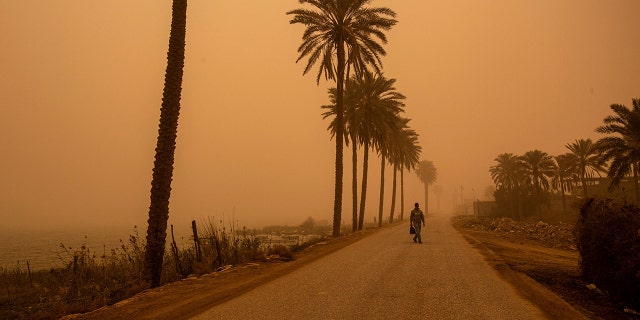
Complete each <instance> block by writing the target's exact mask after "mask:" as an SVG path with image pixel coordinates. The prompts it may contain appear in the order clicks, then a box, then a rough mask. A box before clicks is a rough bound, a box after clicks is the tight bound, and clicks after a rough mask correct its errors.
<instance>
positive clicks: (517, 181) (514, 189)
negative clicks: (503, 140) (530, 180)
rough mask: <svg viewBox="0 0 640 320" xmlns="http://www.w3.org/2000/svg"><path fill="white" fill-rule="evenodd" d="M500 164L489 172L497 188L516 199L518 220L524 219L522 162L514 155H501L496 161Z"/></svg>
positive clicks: (492, 167)
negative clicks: (521, 198)
mask: <svg viewBox="0 0 640 320" xmlns="http://www.w3.org/2000/svg"><path fill="white" fill-rule="evenodd" d="M494 160H495V161H496V162H497V163H498V164H496V165H493V166H491V168H489V172H490V173H491V178H492V179H493V182H494V183H495V184H496V186H497V187H500V188H502V189H504V190H506V191H507V192H508V193H509V194H511V195H512V197H513V198H512V199H515V204H516V206H517V212H518V219H522V201H521V200H520V196H521V195H520V193H521V187H522V185H523V184H524V182H523V180H524V174H523V170H522V160H521V159H520V157H518V156H515V155H513V154H512V153H501V154H499V155H498V157H497V158H495V159H494Z"/></svg>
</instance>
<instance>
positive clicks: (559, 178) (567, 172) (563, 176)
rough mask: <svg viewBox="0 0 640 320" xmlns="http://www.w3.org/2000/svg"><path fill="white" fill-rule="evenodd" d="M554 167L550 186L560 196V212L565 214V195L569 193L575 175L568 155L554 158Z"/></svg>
mask: <svg viewBox="0 0 640 320" xmlns="http://www.w3.org/2000/svg"><path fill="white" fill-rule="evenodd" d="M555 161H556V165H555V170H554V173H553V176H552V178H551V184H552V186H553V188H554V189H555V190H558V191H560V193H561V194H562V212H563V213H564V214H565V215H566V214H567V201H566V193H567V192H570V191H571V187H572V181H573V180H576V178H577V175H576V173H575V171H574V170H573V168H572V166H571V163H570V155H569V154H561V155H558V156H556V157H555Z"/></svg>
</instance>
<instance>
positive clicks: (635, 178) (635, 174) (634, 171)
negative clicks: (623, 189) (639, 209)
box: [633, 163, 640, 204]
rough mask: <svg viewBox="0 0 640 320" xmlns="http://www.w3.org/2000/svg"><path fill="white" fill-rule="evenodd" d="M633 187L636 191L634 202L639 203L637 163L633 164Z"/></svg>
mask: <svg viewBox="0 0 640 320" xmlns="http://www.w3.org/2000/svg"><path fill="white" fill-rule="evenodd" d="M633 187H634V188H635V191H636V203H637V204H640V188H639V187H638V164H637V163H634V164H633Z"/></svg>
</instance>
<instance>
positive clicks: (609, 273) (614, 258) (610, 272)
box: [574, 198, 640, 308]
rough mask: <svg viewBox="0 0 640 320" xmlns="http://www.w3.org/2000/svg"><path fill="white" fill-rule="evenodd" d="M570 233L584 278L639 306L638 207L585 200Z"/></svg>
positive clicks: (639, 230) (639, 217)
mask: <svg viewBox="0 0 640 320" xmlns="http://www.w3.org/2000/svg"><path fill="white" fill-rule="evenodd" d="M574 232H575V238H576V242H577V243H576V246H577V248H578V250H579V252H580V267H581V270H582V275H583V276H584V277H585V278H586V280H587V281H590V282H592V283H594V284H596V285H597V286H598V287H600V288H603V289H605V290H606V291H607V292H608V293H609V294H610V295H611V296H612V298H614V299H618V300H620V301H623V302H624V303H626V304H627V305H628V306H631V307H634V308H638V307H640V209H639V208H638V207H635V206H632V205H620V204H615V203H613V202H612V201H611V200H608V199H607V200H596V199H593V198H590V199H587V200H585V202H584V203H583V204H582V206H581V209H580V218H579V219H578V221H577V222H576V227H575V228H574Z"/></svg>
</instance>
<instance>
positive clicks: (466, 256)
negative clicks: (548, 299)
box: [193, 217, 545, 320]
mask: <svg viewBox="0 0 640 320" xmlns="http://www.w3.org/2000/svg"><path fill="white" fill-rule="evenodd" d="M407 229H409V227H408V223H403V224H401V225H398V226H395V227H393V228H388V229H385V230H381V231H380V232H378V233H376V234H373V235H371V236H369V237H367V238H365V239H363V240H361V241H359V242H357V243H355V244H352V245H350V246H348V247H346V248H344V249H342V250H340V251H338V252H335V253H333V254H331V255H329V256H327V257H325V258H323V259H320V260H318V261H316V262H313V263H311V264H309V265H306V266H304V267H302V268H300V269H298V270H296V271H294V272H292V273H291V274H289V275H287V276H284V277H282V278H279V279H277V280H275V281H273V282H270V283H268V284H266V285H264V286H261V287H259V288H256V289H255V290H252V291H250V292H248V293H246V294H244V295H242V296H240V297H238V298H236V299H233V300H230V301H228V302H226V303H223V304H221V305H218V306H216V307H214V308H211V309H209V310H208V311H206V312H205V313H203V314H201V315H198V316H196V317H194V318H193V319H230V320H232V319H242V320H246V319H305V320H306V319H545V316H544V315H543V314H542V312H541V311H540V310H538V309H537V308H536V307H534V306H533V305H532V304H530V303H529V302H528V301H526V300H523V299H522V298H520V297H519V296H518V294H517V293H516V292H515V290H514V289H513V288H512V287H511V286H510V285H509V284H507V283H505V282H504V281H502V280H501V279H500V278H499V277H498V275H497V274H496V273H495V271H493V269H491V267H489V266H488V265H487V264H486V263H485V262H484V259H483V257H482V256H481V255H480V254H479V253H478V252H477V251H476V250H475V249H473V248H472V247H471V246H470V245H469V244H468V243H467V242H466V241H465V240H464V239H463V238H462V237H461V236H460V235H459V234H458V233H457V232H456V231H455V230H454V229H453V227H451V226H450V224H449V218H448V217H431V218H428V219H427V227H426V228H423V231H422V232H423V238H424V243H423V244H422V245H420V244H415V243H413V242H412V241H411V238H410V235H409V234H408V233H409V232H408V230H407Z"/></svg>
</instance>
